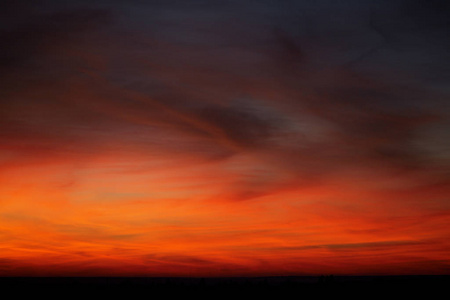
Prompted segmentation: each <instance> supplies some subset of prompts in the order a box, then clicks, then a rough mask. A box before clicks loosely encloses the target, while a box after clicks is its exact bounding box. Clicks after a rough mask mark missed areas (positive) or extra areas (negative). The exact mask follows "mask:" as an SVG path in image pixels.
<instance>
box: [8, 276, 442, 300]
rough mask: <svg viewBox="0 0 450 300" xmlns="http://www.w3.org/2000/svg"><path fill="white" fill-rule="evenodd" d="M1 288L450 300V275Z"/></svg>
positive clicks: (38, 281)
mask: <svg viewBox="0 0 450 300" xmlns="http://www.w3.org/2000/svg"><path fill="white" fill-rule="evenodd" d="M0 289H1V290H2V291H3V293H2V294H3V295H5V294H6V293H11V294H9V295H13V296H8V297H7V298H8V299H17V298H18V297H20V296H21V295H28V296H30V295H31V296H32V297H38V296H44V297H46V298H48V297H57V298H58V299H66V298H70V299H76V298H78V297H84V298H86V297H88V298H91V297H96V298H97V297H101V298H102V299H105V298H106V299H108V298H116V297H118V298H125V299H135V298H137V299H146V298H147V299H162V298H167V297H169V298H174V297H175V298H179V297H182V298H186V297H195V298H196V299H198V298H205V299H215V298H225V297H226V298H235V299H236V298H237V299H241V298H242V299H255V298H261V297H264V298H268V299H314V298H324V297H326V298H331V297H336V296H344V297H347V298H348V297H350V296H355V297H356V298H359V299H366V298H369V299H374V297H375V298H379V297H387V298H391V297H396V298H397V299H406V298H405V297H406V296H408V298H409V296H419V297H420V298H419V299H450V298H449V295H450V292H449V291H450V276H375V277H371V276H320V277H308V276H301V277H232V278H148V277H146V278H144V277H3V278H0ZM6 295H8V294H6ZM7 298H5V299H7ZM27 298H28V297H27Z"/></svg>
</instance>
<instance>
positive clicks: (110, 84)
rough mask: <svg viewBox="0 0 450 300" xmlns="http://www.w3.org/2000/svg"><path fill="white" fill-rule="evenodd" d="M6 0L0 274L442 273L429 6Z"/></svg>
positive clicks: (446, 213)
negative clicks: (410, 9)
mask: <svg viewBox="0 0 450 300" xmlns="http://www.w3.org/2000/svg"><path fill="white" fill-rule="evenodd" d="M19 2H20V1H18V2H17V3H16V2H11V3H10V4H9V5H8V9H7V13H6V15H5V19H4V20H5V21H4V24H2V26H3V27H4V30H3V32H5V34H4V35H2V39H3V42H4V44H5V45H7V47H5V48H4V49H6V50H1V52H0V54H2V56H1V60H0V62H1V66H0V75H1V76H2V80H1V83H0V90H1V94H0V95H1V99H0V276H72V275H73V276H137V275H138V276H262V275H322V274H335V275H399V274H449V270H450V202H449V200H450V199H449V196H450V184H449V183H450V177H449V174H450V173H449V170H450V159H449V158H450V152H449V147H448V140H450V137H449V136H448V132H450V130H448V128H450V127H449V125H450V123H449V120H450V118H449V116H450V112H449V110H448V97H449V95H450V92H449V90H448V88H445V86H446V85H445V76H443V75H442V74H441V73H440V72H442V70H441V69H439V66H440V65H441V64H442V61H445V59H442V56H440V55H445V53H444V52H441V50H442V48H441V47H440V44H439V43H438V42H437V41H439V40H440V38H441V37H440V34H441V32H440V31H439V30H438V29H436V28H435V27H432V26H431V25H429V24H428V23H429V22H432V21H430V20H434V19H436V18H438V17H442V16H441V15H439V14H438V15H436V16H434V17H433V18H431V17H430V19H428V17H424V16H422V15H420V16H416V15H414V16H413V17H414V18H418V20H419V21H417V24H419V25H417V24H416V25H417V26H424V30H425V32H428V33H429V32H434V33H435V35H433V37H430V35H426V36H424V35H422V34H421V33H420V34H417V35H416V33H415V32H412V33H411V32H408V31H406V30H407V29H408V28H411V27H408V26H410V25H411V24H410V23H408V22H416V21H411V20H416V19H414V18H412V17H411V16H409V15H407V13H405V10H404V8H402V7H400V6H398V7H397V6H395V5H393V6H392V7H391V6H389V5H387V6H386V7H384V6H380V7H377V8H376V9H375V13H374V15H375V16H377V14H380V16H383V14H386V16H389V18H393V20H397V21H398V23H395V22H394V23H391V22H390V21H389V20H391V19H389V18H388V17H386V19H383V18H381V17H380V18H381V19H382V20H384V21H381V22H379V24H378V23H377V24H378V25H376V26H375V25H373V26H374V28H375V29H374V28H372V29H370V28H366V29H364V30H365V31H364V30H362V29H360V28H361V26H359V25H361V24H360V23H358V22H362V21H361V20H360V19H358V18H356V17H355V11H354V10H356V11H357V12H358V14H359V15H360V16H362V15H364V13H367V11H368V10H367V9H368V7H369V6H370V5H369V4H368V3H369V2H370V1H367V3H366V1H359V2H358V3H359V4H358V3H357V2H356V1H355V2H354V3H353V2H352V4H351V5H350V6H351V7H352V9H350V8H349V7H339V5H337V6H333V13H332V14H331V16H333V18H330V15H329V14H330V11H329V8H330V6H328V5H331V4H330V3H328V2H327V1H318V3H321V4H317V6H314V5H313V6H310V5H312V4H305V3H306V2H305V3H303V4H301V3H298V4H295V5H299V7H298V9H299V11H302V13H304V14H305V15H309V14H310V16H309V19H308V18H306V19H308V20H315V19H317V20H318V21H319V20H320V22H318V21H317V22H312V23H308V24H306V25H308V26H309V27H311V28H312V29H310V31H308V30H309V29H308V30H306V29H305V31H300V32H296V31H295V30H297V28H298V26H296V25H295V24H297V23H295V22H298V21H295V20H298V18H297V17H298V16H297V15H296V11H297V10H292V9H289V8H288V7H279V6H277V5H275V4H273V3H272V4H271V2H270V1H267V3H266V2H264V3H265V4H264V5H265V6H264V5H263V6H261V7H259V8H258V9H253V7H252V6H251V5H250V4H248V5H250V6H249V7H247V6H246V5H243V6H240V5H237V4H236V3H234V2H233V1H230V2H229V3H228V4H227V5H230V7H228V6H227V7H228V8H224V7H222V6H218V7H220V8H218V7H215V6H198V7H192V8H187V7H185V6H183V5H181V4H180V3H178V2H177V3H175V2H174V3H173V4H168V5H167V6H166V5H165V4H164V5H163V4H161V3H160V4H158V5H157V4H145V5H144V4H142V3H138V2H136V3H135V2H134V1H129V2H127V3H128V4H126V3H125V2H124V3H121V2H120V1H118V2H115V1H111V3H109V4H105V3H103V2H101V1H99V2H98V3H97V2H95V1H94V2H93V3H95V4H92V3H91V4H86V3H84V2H83V1H73V3H72V4H70V5H68V6H67V7H66V6H61V5H62V4H58V3H57V1H46V2H45V3H46V4H45V5H44V4H42V6H40V5H37V4H20V5H19ZM78 2H79V3H78ZM322 2H323V3H322ZM394 2H395V1H394ZM14 3H16V4H14ZM20 3H21V2H20ZM152 3H153V2H152ZM233 3H234V4H233ZM361 3H362V4H361ZM364 3H365V4H364ZM366 4H367V5H369V6H366ZM217 5H219V4H217ZM220 5H225V4H223V3H222V4H220ZM261 5H262V4H261ZM273 5H275V6H273ZM292 5H294V4H292ZM302 5H304V7H303V6H302ZM349 9H350V10H349ZM353 9H354V10H353ZM348 10H349V11H348ZM406 11H407V10H406ZM430 11H433V13H436V12H435V11H434V10H431V8H430ZM224 12H228V14H226V13H224ZM272 14H273V15H272ZM358 14H356V15H358ZM405 14H406V15H405ZM430 14H431V12H430ZM436 14H437V13H436ZM268 16H269V17H268ZM280 16H282V17H280ZM349 16H351V17H349ZM244 17H245V18H244ZM409 17H411V18H409ZM334 18H336V19H334ZM349 18H350V19H349ZM352 18H353V19H352ZM421 18H422V19H421ZM423 18H425V19H423ZM289 20H291V21H292V22H291V21H289ZM374 20H375V19H374ZM374 20H372V21H373V22H375V21H374ZM376 20H378V19H376ZM402 22H404V23H402ZM427 22H428V23H427ZM358 24H359V25H358ZM364 24H365V23H364ZM374 24H375V23H374ZM403 24H406V25H403ZM414 24H415V23H414ZM433 24H434V23H433ZM304 25H305V24H304ZM306 25H305V28H307V27H308V26H306ZM377 26H378V27H377ZM390 26H392V28H391V27H390ZM396 26H397V27H396ZM402 26H403V27H402ZM427 26H428V27H427ZM3 27H2V28H3ZM309 27H308V28H309ZM302 28H303V27H302ZM430 28H431V29H430ZM383 30H391V32H392V35H393V36H394V37H395V38H396V39H394V42H393V43H394V44H395V47H397V48H395V47H391V45H390V44H389V43H390V40H389V39H388V38H386V37H384V36H383V32H384V31H383ZM408 30H409V29H408ZM427 30H428V31H427ZM311 32H313V33H314V34H313V33H311ZM2 34H3V33H2ZM433 38H434V39H436V40H433V41H434V42H435V43H430V44H426V43H425V42H423V41H424V40H426V41H429V39H433ZM383 39H386V41H384V42H382V43H381V44H380V41H382V40H383ZM380 45H381V46H380ZM398 49H400V50H398ZM402 51H403V52H402ZM405 53H406V54H405ZM435 60H436V61H438V62H439V63H438V62H435ZM449 61H450V60H449ZM393 62H395V63H393ZM424 65H426V68H425V67H424ZM427 75H428V76H427ZM431 75H433V76H434V77H433V76H431ZM441 75H442V77H440V76H441ZM427 78H428V79H427ZM429 78H434V79H429ZM443 78H444V79H443ZM433 80H434V81H433ZM442 82H444V83H442ZM447 86H448V85H447Z"/></svg>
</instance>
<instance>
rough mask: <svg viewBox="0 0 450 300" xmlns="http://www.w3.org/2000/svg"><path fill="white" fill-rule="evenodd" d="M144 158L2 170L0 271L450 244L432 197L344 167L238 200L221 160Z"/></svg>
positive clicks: (261, 270) (344, 260)
mask: <svg viewBox="0 0 450 300" xmlns="http://www.w3.org/2000/svg"><path fill="white" fill-rule="evenodd" d="M142 159H143V158H141V157H120V156H117V157H115V156H113V155H110V156H109V157H106V156H105V157H103V158H102V159H92V160H91V161H89V162H84V163H80V164H75V165H74V164H71V163H68V162H64V161H61V162H57V163H54V164H52V163H49V162H46V163H44V164H35V165H33V166H17V167H14V168H13V167H11V168H9V169H8V170H6V171H4V172H3V173H2V183H3V184H2V189H1V191H0V192H1V199H2V202H1V205H2V214H1V223H0V226H1V229H2V230H1V232H2V237H1V238H2V246H1V250H0V251H1V252H0V253H1V256H2V257H4V258H6V257H7V258H8V260H5V261H4V262H3V265H2V269H1V274H2V275H37V276H53V275H77V276H93V275H103V276H105V275H106V276H113V275H121V276H137V275H140V276H143V275H145V276H233V275H234V276H243V275H246V276H251V275H253V276H257V275H273V274H276V275H277V274H278V275H279V274H284V275H286V274H288V275H310V274H316V275H317V274H324V273H325V274H327V273H333V274H417V273H424V272H425V271H424V270H426V272H427V273H430V274H445V273H446V271H447V270H446V269H445V268H442V266H441V265H440V263H439V262H441V261H443V260H446V259H448V253H449V247H450V243H449V242H446V241H442V240H440V237H441V236H446V235H448V234H449V229H448V228H449V227H448V219H449V215H448V213H447V214H446V213H439V212H438V211H435V209H434V207H433V203H431V202H429V203H426V204H423V205H421V206H420V207H417V208H414V207H411V205H410V203H409V202H410V201H423V197H420V195H419V196H418V198H419V199H418V200H414V199H411V196H410V195H408V194H407V195H402V194H399V195H397V194H395V193H390V192H389V191H388V189H387V190H386V191H384V192H383V191H382V192H380V191H378V192H375V191H374V190H372V191H371V189H370V187H369V188H368V187H365V186H364V179H360V182H358V181H355V180H356V179H354V178H353V179H351V181H349V182H345V181H344V180H343V179H340V180H334V182H333V180H330V182H328V183H327V184H321V185H318V186H316V187H314V186H312V187H301V186H299V187H296V186H295V185H294V186H287V187H277V188H275V189H274V190H273V191H272V192H270V193H268V194H267V195H262V196H260V197H256V198H252V199H247V200H245V199H243V200H240V199H239V197H240V196H239V195H236V194H233V191H232V189H231V188H230V186H231V183H232V182H233V178H234V177H233V174H230V172H231V173H233V170H231V171H230V169H229V168H228V169H227V168H225V165H226V164H231V162H230V161H226V162H213V163H211V162H210V163H205V164H198V163H196V162H194V163H192V165H187V164H186V165H180V166H179V167H178V168H174V169H171V168H170V166H169V167H167V168H164V167H163V166H156V165H155V166H153V165H152V164H151V161H150V162H148V161H147V162H144V161H142ZM158 161H159V163H161V158H159V160H158ZM169 162H170V159H168V160H167V164H169ZM145 163H147V164H148V165H149V167H148V168H147V167H146V168H144V167H142V166H143V165H145ZM180 163H181V162H180ZM240 163H241V164H242V163H243V161H241V162H240ZM67 174H71V175H70V176H68V175H67ZM118 174H120V176H119V175H118ZM441 189H442V188H441ZM444 190H445V191H446V188H444ZM436 193H438V194H437V196H439V194H442V195H443V193H444V191H439V189H438V188H436ZM391 194H392V195H391ZM428 194H429V193H428ZM392 198H395V201H393V200H392Z"/></svg>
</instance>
